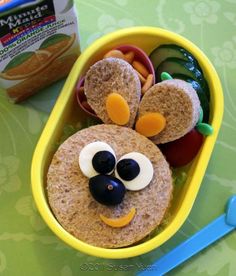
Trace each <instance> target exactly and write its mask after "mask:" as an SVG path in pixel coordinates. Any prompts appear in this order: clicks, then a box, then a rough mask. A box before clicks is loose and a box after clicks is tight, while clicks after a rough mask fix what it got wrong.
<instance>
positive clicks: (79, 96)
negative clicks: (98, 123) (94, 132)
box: [76, 77, 98, 119]
mask: <svg viewBox="0 0 236 276" xmlns="http://www.w3.org/2000/svg"><path fill="white" fill-rule="evenodd" d="M84 79H85V78H84V77H82V78H81V79H80V80H79V81H78V84H77V86H76V98H77V102H78V104H79V106H80V108H81V109H82V110H83V111H84V112H85V113H86V114H87V115H89V116H91V117H94V118H96V119H98V116H97V115H96V114H95V112H94V111H93V110H92V108H91V107H90V109H91V110H90V109H88V108H86V107H85V106H84V105H83V102H87V99H86V96H85V95H84V94H82V93H80V87H82V86H84Z"/></svg>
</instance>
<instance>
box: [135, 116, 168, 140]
mask: <svg viewBox="0 0 236 276" xmlns="http://www.w3.org/2000/svg"><path fill="white" fill-rule="evenodd" d="M165 126H166V119H165V117H164V116H163V115H162V114H161V113H158V112H150V113H146V114H144V115H143V116H141V117H140V118H139V119H138V120H137V122H136V125H135V130H136V131H137V132H139V133H140V134H142V135H144V136H146V137H152V136H155V135H157V134H159V133H160V132H161V131H162V130H163V129H164V128H165Z"/></svg>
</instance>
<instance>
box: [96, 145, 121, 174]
mask: <svg viewBox="0 0 236 276" xmlns="http://www.w3.org/2000/svg"><path fill="white" fill-rule="evenodd" d="M92 164H93V167H94V169H95V171H97V172H98V173H101V174H109V173H111V172H112V171H113V169H114V167H115V164H116V159H115V157H114V155H113V154H112V153H111V152H109V151H106V150H103V151H99V152H97V153H96V154H95V155H94V157H93V159H92Z"/></svg>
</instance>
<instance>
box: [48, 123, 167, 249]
mask: <svg viewBox="0 0 236 276" xmlns="http://www.w3.org/2000/svg"><path fill="white" fill-rule="evenodd" d="M98 140H99V141H104V142H106V143H108V144H109V145H110V146H111V147H112V148H113V149H114V151H115V153H116V157H117V160H118V159H119V158H120V157H121V156H122V155H124V154H126V153H128V152H131V151H138V152H141V153H143V154H145V155H146V156H147V157H148V158H149V159H150V160H151V162H152V164H153V167H154V176H153V179H152V181H151V183H150V184H149V185H148V186H147V187H146V188H144V189H143V190H141V191H135V192H133V191H132V192H131V191H127V192H126V194H125V198H124V200H123V202H122V203H121V204H119V205H117V206H114V207H107V206H104V205H102V204H100V203H98V202H96V201H95V200H94V199H93V197H92V196H91V194H90V192H89V187H88V181H89V179H88V178H87V177H85V176H84V175H83V174H82V172H81V170H80V168H79V164H78V156H79V153H80V151H81V149H82V148H83V147H84V146H85V145H86V144H88V143H91V142H94V141H98ZM47 194H48V199H49V204H50V206H51V208H52V211H53V213H54V215H55V216H56V218H57V220H58V221H59V223H60V224H61V225H62V226H63V227H64V228H65V229H66V230H67V231H68V232H69V233H71V234H72V235H74V236H75V237H76V238H78V239H80V240H82V241H84V242H86V243H89V244H92V245H95V246H99V247H104V248H118V247H124V246H128V245H131V244H133V243H135V242H137V241H140V240H141V239H142V238H144V237H145V236H147V235H148V234H149V233H150V232H151V231H152V230H153V229H155V228H156V227H157V226H158V225H159V224H160V223H161V221H162V219H163V217H164V214H165V212H166V210H167V208H168V207H169V205H170V200H171V198H172V178H171V171H170V168H169V165H168V163H167V162H166V160H165V158H164V157H163V155H162V153H161V152H160V150H159V149H158V148H157V146H155V145H154V144H153V143H152V142H151V141H150V140H148V139H147V138H146V137H144V136H142V135H140V134H138V133H136V132H135V131H134V130H132V129H130V128H125V127H119V126H115V125H104V124H102V125H97V126H93V127H89V128H87V129H84V130H81V131H79V132H77V133H76V134H74V135H73V136H71V137H70V138H69V139H67V140H66V141H65V142H64V143H63V144H62V145H61V146H60V147H59V149H58V150H57V152H56V153H55V155H54V157H53V159H52V162H51V165H50V167H49V171H48V175H47ZM132 207H135V208H136V211H137V212H136V215H135V217H134V218H133V220H132V221H131V223H130V224H129V225H127V226H125V227H123V228H113V227H110V226H108V225H106V224H105V223H104V222H102V221H101V220H100V218H99V214H103V215H105V216H107V217H110V218H118V217H121V216H123V215H125V214H127V213H128V212H129V210H130V209H131V208H132Z"/></svg>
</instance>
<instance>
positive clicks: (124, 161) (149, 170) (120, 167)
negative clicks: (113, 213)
mask: <svg viewBox="0 0 236 276" xmlns="http://www.w3.org/2000/svg"><path fill="white" fill-rule="evenodd" d="M115 176H116V178H118V179H120V180H121V181H122V182H123V184H124V185H125V187H126V189H127V190H131V191H138V190H141V189H143V188H145V187H146V186H147V185H148V184H149V183H150V182H151V180H152V177H153V166H152V163H151V161H150V160H149V159H148V158H147V157H146V156H145V155H144V154H142V153H140V152H130V153H127V154H125V155H123V156H122V157H121V158H120V160H119V161H118V163H117V166H116V170H115Z"/></svg>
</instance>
